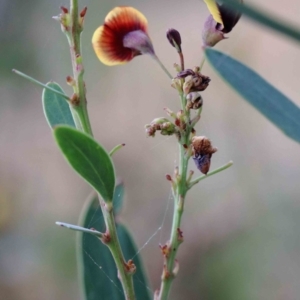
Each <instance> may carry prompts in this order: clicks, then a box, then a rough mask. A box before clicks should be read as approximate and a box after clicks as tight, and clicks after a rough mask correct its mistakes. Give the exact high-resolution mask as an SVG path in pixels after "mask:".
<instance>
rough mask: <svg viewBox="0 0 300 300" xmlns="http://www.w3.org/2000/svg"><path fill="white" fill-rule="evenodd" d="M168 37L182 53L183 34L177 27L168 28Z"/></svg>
mask: <svg viewBox="0 0 300 300" xmlns="http://www.w3.org/2000/svg"><path fill="white" fill-rule="evenodd" d="M167 39H168V40H169V42H170V44H171V45H172V46H173V47H175V48H176V50H177V52H178V53H181V36H180V33H179V32H178V31H177V30H176V29H173V28H171V29H168V31H167Z"/></svg>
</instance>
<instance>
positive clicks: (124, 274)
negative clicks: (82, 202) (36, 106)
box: [99, 196, 135, 300]
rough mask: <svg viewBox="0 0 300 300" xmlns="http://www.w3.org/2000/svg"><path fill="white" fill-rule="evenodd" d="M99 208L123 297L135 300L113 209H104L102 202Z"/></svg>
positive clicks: (127, 299)
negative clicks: (107, 234)
mask: <svg viewBox="0 0 300 300" xmlns="http://www.w3.org/2000/svg"><path fill="white" fill-rule="evenodd" d="M99 199H100V196H99ZM100 202H101V200H100ZM100 204H101V203H100ZM101 208H103V209H102V212H103V217H104V220H105V224H106V228H107V231H108V232H109V237H110V242H108V243H107V244H106V245H107V247H108V248H109V250H110V252H111V254H112V256H113V258H114V260H115V263H116V266H117V269H118V276H119V278H120V281H121V284H122V287H123V291H124V294H125V299H126V300H135V293H134V287H133V280H132V275H133V274H132V273H130V272H128V271H127V270H126V266H127V264H126V262H125V259H124V256H123V252H122V249H121V246H120V243H119V239H118V235H117V229H116V223H115V218H114V214H113V209H112V207H111V208H109V209H106V205H105V204H104V203H102V205H101Z"/></svg>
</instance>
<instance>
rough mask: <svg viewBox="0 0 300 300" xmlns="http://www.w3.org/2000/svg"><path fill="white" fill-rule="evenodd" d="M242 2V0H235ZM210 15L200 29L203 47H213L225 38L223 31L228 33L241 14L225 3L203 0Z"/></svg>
mask: <svg viewBox="0 0 300 300" xmlns="http://www.w3.org/2000/svg"><path fill="white" fill-rule="evenodd" d="M236 1H237V2H239V3H243V0H236ZM204 2H205V3H206V5H207V7H208V10H209V11H210V13H211V15H210V16H209V17H208V18H207V19H206V21H205V23H204V27H203V31H202V41H203V45H204V46H205V47H213V46H214V45H216V44H217V43H218V42H219V41H221V40H223V39H225V38H226V37H225V36H224V33H229V32H230V31H231V30H232V29H233V27H234V26H235V25H236V24H237V22H238V21H239V19H240V17H241V14H240V13H239V12H238V11H236V10H234V9H232V8H231V6H229V5H228V4H226V3H222V4H219V3H218V2H217V1H215V0H204Z"/></svg>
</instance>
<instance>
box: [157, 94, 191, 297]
mask: <svg viewBox="0 0 300 300" xmlns="http://www.w3.org/2000/svg"><path fill="white" fill-rule="evenodd" d="M180 96H181V106H182V107H181V108H182V110H183V111H184V113H185V116H186V124H187V127H186V129H185V131H183V132H182V134H181V139H180V142H179V152H180V155H179V172H178V176H177V178H178V179H177V188H176V191H175V193H174V213H173V222H172V228H171V235H170V240H169V241H168V243H167V247H168V251H167V253H166V254H165V255H164V270H163V274H162V282H161V286H160V290H159V295H158V297H157V299H158V300H166V299H168V296H169V293H170V290H171V286H172V282H173V279H174V278H175V276H176V273H177V270H176V263H177V262H176V255H177V251H178V248H179V245H180V244H181V243H182V242H183V236H182V232H181V229H180V227H181V218H182V214H183V211H184V202H185V196H186V193H187V191H188V186H187V169H188V162H189V158H190V157H189V156H188V155H187V154H186V149H185V147H184V146H183V145H186V146H187V147H189V146H190V144H191V141H190V133H191V126H190V125H189V123H190V122H189V121H190V120H189V119H190V113H189V111H186V99H185V96H184V95H183V94H181V95H180Z"/></svg>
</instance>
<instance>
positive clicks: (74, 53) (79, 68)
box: [66, 0, 135, 300]
mask: <svg viewBox="0 0 300 300" xmlns="http://www.w3.org/2000/svg"><path fill="white" fill-rule="evenodd" d="M70 15H71V20H72V24H71V29H70V31H67V32H66V36H67V38H68V41H69V45H70V52H71V60H72V67H73V76H74V80H75V86H74V92H75V95H76V99H77V100H78V101H77V102H78V103H77V104H74V105H73V106H72V109H73V110H74V111H75V113H76V114H77V116H75V117H78V118H79V119H80V122H81V125H82V130H83V131H84V132H85V133H87V134H90V135H91V136H93V132H92V128H91V125H90V120H89V116H88V111H87V101H86V89H85V83H84V80H83V74H84V68H83V63H82V57H81V43H80V35H81V32H82V25H81V24H79V15H78V0H70ZM76 126H77V124H76ZM119 148H121V147H120V146H119V147H118V146H117V147H116V148H114V149H113V152H115V151H117V150H118V149H119ZM98 198H99V201H100V207H101V209H102V213H103V216H104V220H105V224H106V234H108V235H109V242H107V243H106V245H107V246H108V248H109V250H110V252H111V254H112V256H113V258H114V261H115V263H116V266H117V269H118V274H119V278H120V281H121V283H122V287H123V290H124V294H125V298H126V300H135V293H134V286H133V279H132V275H133V273H132V272H131V271H130V270H129V269H128V266H127V263H126V262H125V259H124V256H123V253H122V249H121V246H120V242H119V239H118V235H117V230H116V224H115V218H114V214H113V209H112V206H108V205H107V203H104V202H103V200H102V199H101V197H100V195H99V196H98Z"/></svg>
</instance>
